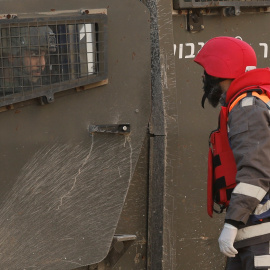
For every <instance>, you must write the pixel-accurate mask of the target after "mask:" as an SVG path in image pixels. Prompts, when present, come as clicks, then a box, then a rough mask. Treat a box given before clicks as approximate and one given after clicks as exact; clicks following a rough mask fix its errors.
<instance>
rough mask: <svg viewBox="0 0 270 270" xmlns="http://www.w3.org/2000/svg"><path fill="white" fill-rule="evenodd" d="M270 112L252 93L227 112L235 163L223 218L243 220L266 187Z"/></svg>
mask: <svg viewBox="0 0 270 270" xmlns="http://www.w3.org/2000/svg"><path fill="white" fill-rule="evenodd" d="M269 124H270V115H269V111H268V109H267V107H266V105H265V103H264V102H262V101H261V100H259V99H258V98H255V97H246V98H244V99H243V100H241V101H240V102H239V103H238V104H237V105H236V106H235V107H234V108H233V109H232V111H231V112H230V114H229V119H228V130H229V133H228V134H229V140H230V143H231V147H232V150H233V154H234V157H235V161H236V165H237V175H236V183H237V186H236V187H235V189H234V191H233V193H232V197H231V200H230V204H229V207H228V209H227V213H226V218H225V219H229V220H234V221H237V222H242V223H244V224H246V222H247V220H248V218H249V216H250V214H251V213H252V212H253V211H254V210H255V208H256V206H257V205H258V204H259V202H260V201H261V200H262V199H263V197H264V196H265V195H266V193H267V192H268V191H269V185H270V127H269Z"/></svg>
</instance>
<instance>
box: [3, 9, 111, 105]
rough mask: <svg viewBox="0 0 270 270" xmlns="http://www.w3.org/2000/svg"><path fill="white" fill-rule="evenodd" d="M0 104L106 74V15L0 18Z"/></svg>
mask: <svg viewBox="0 0 270 270" xmlns="http://www.w3.org/2000/svg"><path fill="white" fill-rule="evenodd" d="M0 35H1V36H0V42H1V43H0V44H1V55H0V106H3V105H8V104H11V103H14V102H19V101H23V100H26V99H30V98H35V97H39V96H46V97H49V98H50V99H51V98H53V94H54V93H55V92H59V91H63V90H66V89H70V88H73V87H78V86H82V85H86V84H91V83H95V82H98V81H101V80H104V79H105V78H106V77H107V56H106V15H103V14H98V15H97V14H95V15H85V16H83V15H82V16H80V17H78V18H76V19H72V20H71V19H61V20H57V21H55V20H50V21H48V19H47V21H46V22H45V19H39V20H35V21H31V20H17V19H15V20H12V22H11V23H8V24H7V23H6V21H2V22H1V21H0Z"/></svg>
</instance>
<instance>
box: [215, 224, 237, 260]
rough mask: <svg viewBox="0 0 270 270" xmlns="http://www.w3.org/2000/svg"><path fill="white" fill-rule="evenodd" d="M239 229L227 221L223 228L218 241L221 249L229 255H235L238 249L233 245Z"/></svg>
mask: <svg viewBox="0 0 270 270" xmlns="http://www.w3.org/2000/svg"><path fill="white" fill-rule="evenodd" d="M237 231H238V229H237V228H236V227H234V226H233V225H231V224H228V223H225V224H224V227H223V230H222V232H221V234H220V236H219V239H218V243H219V248H220V251H221V252H222V253H223V254H224V255H226V256H228V257H235V254H237V253H238V251H237V250H236V249H235V248H234V247H233V243H234V240H235V237H236V234H237Z"/></svg>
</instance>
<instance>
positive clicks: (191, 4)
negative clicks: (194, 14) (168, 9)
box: [173, 0, 270, 9]
mask: <svg viewBox="0 0 270 270" xmlns="http://www.w3.org/2000/svg"><path fill="white" fill-rule="evenodd" d="M173 2H174V9H179V8H203V7H227V6H238V7H242V6H243V7H247V6H249V7H256V6H260V7H264V6H270V1H269V0H258V1H254V0H225V1H218V0H212V1H207V0H174V1H173Z"/></svg>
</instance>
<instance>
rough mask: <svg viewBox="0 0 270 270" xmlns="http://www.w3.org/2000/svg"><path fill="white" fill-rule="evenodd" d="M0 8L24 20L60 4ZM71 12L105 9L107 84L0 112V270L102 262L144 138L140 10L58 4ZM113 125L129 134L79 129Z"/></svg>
mask: <svg viewBox="0 0 270 270" xmlns="http://www.w3.org/2000/svg"><path fill="white" fill-rule="evenodd" d="M1 2H5V5H3V9H2V12H3V13H4V14H5V13H10V14H14V13H15V14H18V16H20V14H22V16H24V17H27V16H30V15H29V14H34V15H35V16H38V14H39V13H41V12H50V10H51V9H52V10H54V11H55V10H61V9H63V8H62V3H61V2H60V1H58V2H55V1H47V2H46V4H44V2H42V1H20V2H19V3H17V2H16V5H15V4H14V3H15V1H8V2H6V1H1ZM81 7H85V8H89V9H90V8H107V9H108V28H109V29H108V74H109V76H108V85H105V86H101V87H98V88H93V89H90V90H86V91H81V92H75V91H69V92H67V93H66V95H61V96H59V97H57V98H56V99H55V102H54V103H52V104H49V105H45V106H40V105H38V104H36V103H32V104H28V105H27V106H23V107H20V108H17V109H16V110H9V111H6V112H2V113H1V114H0V125H1V127H4V128H2V129H1V132H0V141H1V143H0V147H1V155H0V169H1V172H2V173H1V175H2V177H1V182H0V215H1V225H0V228H1V229H0V237H1V242H0V247H1V254H0V263H1V267H2V268H3V269H10V270H13V269H14V270H15V269H16V270H17V269H26V270H28V269H55V270H56V269H59V270H60V269H63V270H66V269H74V268H75V267H83V266H85V265H90V264H94V263H97V262H99V261H101V260H102V259H103V258H104V257H106V255H107V253H108V251H109V248H110V245H111V242H112V239H113V235H114V233H115V229H116V226H117V222H118V219H119V216H120V214H121V210H122V207H123V204H124V200H125V197H126V193H127V190H128V187H129V184H130V181H131V179H132V177H133V174H134V170H135V167H136V164H137V161H138V158H139V154H140V151H141V147H142V144H143V141H144V138H145V134H146V132H147V125H148V119H149V113H150V71H151V69H150V43H149V35H150V34H149V20H148V19H149V15H148V11H147V9H146V7H145V6H143V4H141V3H140V2H138V1H136V0H130V1H128V2H127V3H125V4H123V2H122V1H120V0H119V1H115V0H114V1H92V2H91V3H90V2H89V1H85V0H82V1H71V0H70V1H65V8H67V9H71V10H72V9H76V10H78V9H80V8H81ZM138 14H139V15H140V16H138ZM34 15H33V16H34ZM124 17H125V18H127V19H126V20H125V24H123V21H122V18H124ZM138 29H140V30H139V31H138ZM131 33H132V34H131ZM134 33H136V35H134ZM123 123H124V124H125V123H129V124H130V127H131V133H130V134H129V135H119V134H89V132H88V127H89V125H104V124H123ZM128 233H130V232H128Z"/></svg>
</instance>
